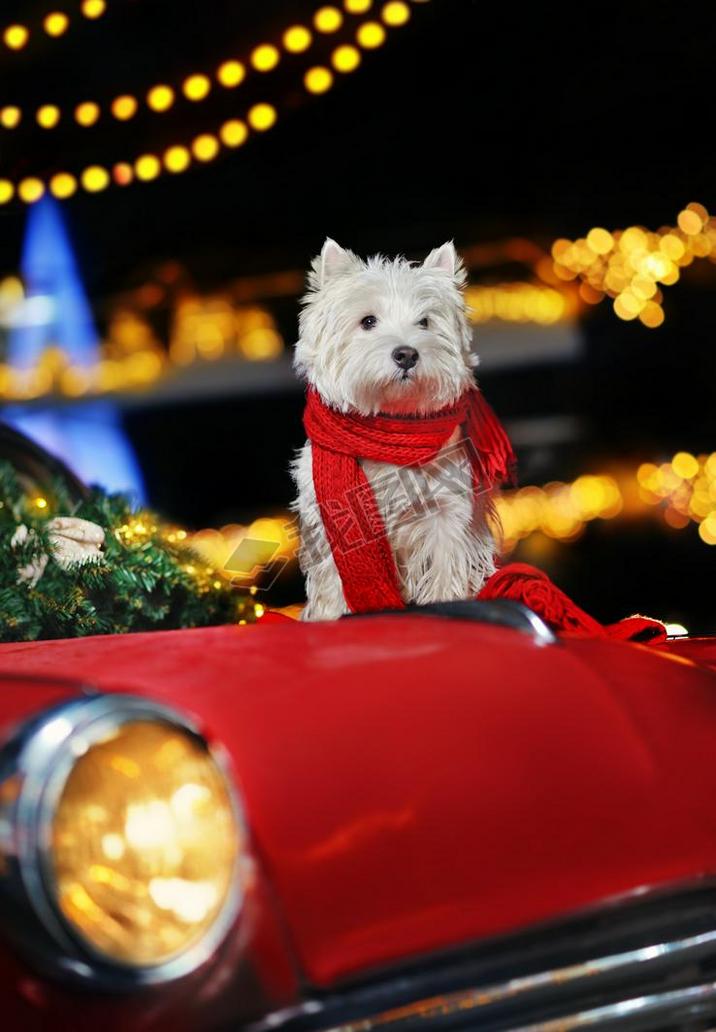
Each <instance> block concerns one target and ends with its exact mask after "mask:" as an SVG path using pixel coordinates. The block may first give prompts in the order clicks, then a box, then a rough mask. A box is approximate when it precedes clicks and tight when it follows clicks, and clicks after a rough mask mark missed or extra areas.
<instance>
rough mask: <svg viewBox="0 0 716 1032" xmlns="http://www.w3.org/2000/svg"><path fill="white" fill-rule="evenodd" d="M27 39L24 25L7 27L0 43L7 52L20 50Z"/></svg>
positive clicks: (27, 33)
mask: <svg viewBox="0 0 716 1032" xmlns="http://www.w3.org/2000/svg"><path fill="white" fill-rule="evenodd" d="M29 38H30V33H29V31H28V30H27V28H26V27H25V26H24V25H8V27H7V28H6V29H5V31H4V32H3V34H2V41H3V43H4V44H5V46H6V47H7V48H8V49H9V50H22V48H23V47H24V46H25V44H26V43H27V41H28V39H29Z"/></svg>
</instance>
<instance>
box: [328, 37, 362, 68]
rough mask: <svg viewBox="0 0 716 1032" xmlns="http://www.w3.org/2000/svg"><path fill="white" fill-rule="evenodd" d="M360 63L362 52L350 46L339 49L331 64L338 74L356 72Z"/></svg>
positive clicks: (335, 51)
mask: <svg viewBox="0 0 716 1032" xmlns="http://www.w3.org/2000/svg"><path fill="white" fill-rule="evenodd" d="M360 62H361V56H360V50H358V48H357V47H352V46H350V45H349V44H346V45H344V46H342V47H337V48H336V49H335V50H334V51H333V54H332V55H331V63H332V64H333V67H334V68H335V70H336V71H337V72H354V71H355V70H356V68H357V67H358V65H359V64H360Z"/></svg>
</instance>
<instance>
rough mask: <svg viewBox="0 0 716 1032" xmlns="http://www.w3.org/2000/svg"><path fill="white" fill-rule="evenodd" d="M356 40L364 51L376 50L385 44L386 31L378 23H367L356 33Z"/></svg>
mask: <svg viewBox="0 0 716 1032" xmlns="http://www.w3.org/2000/svg"><path fill="white" fill-rule="evenodd" d="M356 39H357V40H358V43H359V45H360V46H362V47H363V48H364V50H375V49H376V47H380V46H382V45H383V43H385V29H384V28H383V26H382V25H380V24H379V23H378V22H365V23H364V24H363V25H361V26H360V28H359V29H358V31H357V32H356Z"/></svg>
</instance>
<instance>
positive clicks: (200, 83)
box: [182, 75, 211, 100]
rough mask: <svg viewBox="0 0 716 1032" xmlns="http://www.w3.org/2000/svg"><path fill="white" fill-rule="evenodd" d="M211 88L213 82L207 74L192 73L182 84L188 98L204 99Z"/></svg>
mask: <svg viewBox="0 0 716 1032" xmlns="http://www.w3.org/2000/svg"><path fill="white" fill-rule="evenodd" d="M210 89H211V82H210V81H209V79H208V78H207V76H206V75H190V76H189V78H188V79H185V80H184V82H183V84H182V90H183V92H184V96H185V97H186V98H187V100H203V99H204V97H205V96H206V95H207V93H208V92H209V90H210Z"/></svg>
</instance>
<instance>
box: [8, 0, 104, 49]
mask: <svg viewBox="0 0 716 1032" xmlns="http://www.w3.org/2000/svg"><path fill="white" fill-rule="evenodd" d="M106 10H107V3H106V0H83V2H82V4H81V5H80V9H79V12H78V13H79V15H80V16H81V17H82V18H86V19H88V20H90V21H96V20H97V18H101V17H102V15H103V14H104V13H105V11H106ZM70 24H71V19H70V16H69V15H68V14H66V13H65V12H64V11H50V12H49V13H48V14H46V15H45V17H44V18H43V20H42V29H41V30H39V29H38V30H37V31H38V32H39V31H42V32H44V33H45V35H47V36H49V37H50V39H59V38H60V37H61V36H64V34H65V33H66V32H67V30H68V28H69V27H70ZM31 36H32V31H31V30H30V28H29V27H28V26H27V25H23V24H20V23H13V24H12V25H7V26H6V27H5V28H4V29H3V30H2V32H1V33H0V39H1V40H2V43H3V45H4V46H5V47H6V48H7V49H8V50H13V51H16V52H17V51H18V50H23V49H24V48H25V47H26V46H27V44H28V42H29V41H30V38H31Z"/></svg>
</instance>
